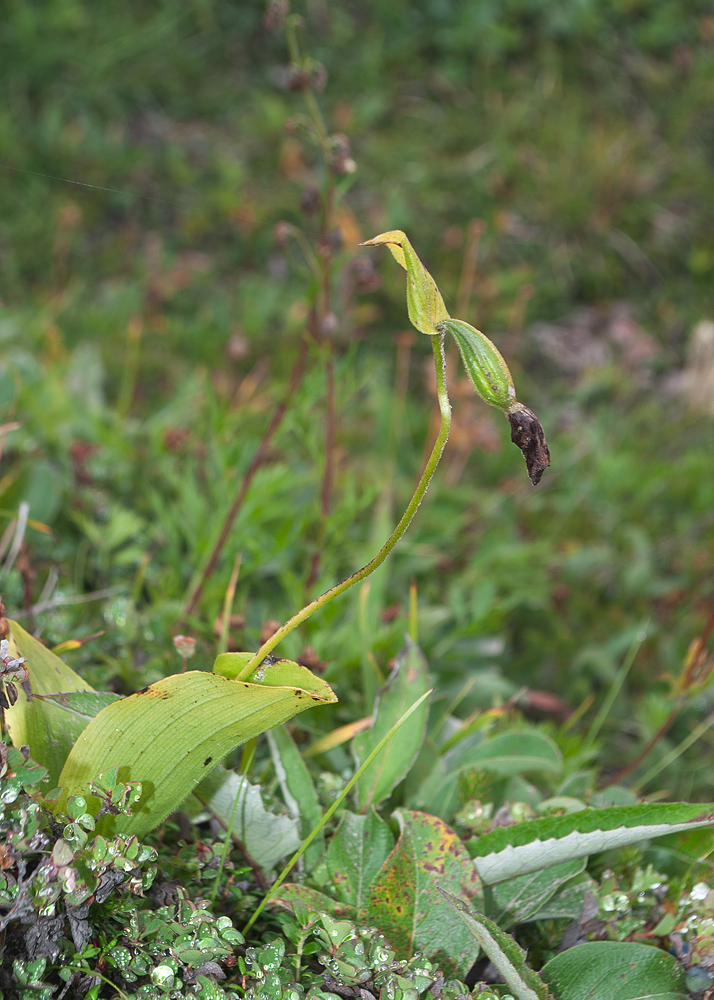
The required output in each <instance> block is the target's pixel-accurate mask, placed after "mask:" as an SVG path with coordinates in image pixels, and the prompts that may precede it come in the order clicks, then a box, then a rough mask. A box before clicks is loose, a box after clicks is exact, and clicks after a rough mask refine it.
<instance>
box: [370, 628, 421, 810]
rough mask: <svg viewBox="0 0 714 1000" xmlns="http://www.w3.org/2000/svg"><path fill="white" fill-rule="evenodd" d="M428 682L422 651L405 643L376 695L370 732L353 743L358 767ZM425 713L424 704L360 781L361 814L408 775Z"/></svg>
mask: <svg viewBox="0 0 714 1000" xmlns="http://www.w3.org/2000/svg"><path fill="white" fill-rule="evenodd" d="M428 680H429V678H428V674H427V665H426V661H425V659H424V656H423V654H422V652H421V650H420V649H419V647H418V646H417V645H416V644H415V643H414V642H412V640H411V639H407V645H406V646H405V648H404V649H403V650H402V651H401V653H399V655H398V656H397V658H396V663H395V666H394V670H393V671H392V673H391V674H390V675H389V677H388V678H387V682H386V684H385V685H384V687H382V688H381V689H380V691H379V692H378V694H377V702H376V705H375V711H374V717H373V718H374V721H373V723H372V726H371V728H370V729H367V730H366V731H365V732H363V733H359V735H357V736H355V738H354V740H353V741H352V755H353V757H354V759H355V762H356V764H357V767H359V766H360V764H361V763H362V761H363V760H365V759H366V758H367V757H368V755H369V754H370V753H371V751H372V750H373V749H374V747H376V745H377V744H378V743H379V741H380V740H381V739H382V737H383V736H384V735H385V733H387V732H389V730H390V729H391V727H392V726H393V725H394V723H395V722H396V721H397V719H399V718H400V717H401V716H402V715H403V714H404V712H405V711H406V710H407V709H408V708H409V706H410V705H411V704H413V702H414V700H415V699H416V698H419V697H421V695H422V694H424V693H425V692H426V691H427V690H428V687H429V684H428ZM428 713H429V706H428V704H427V702H426V701H425V702H424V703H423V704H422V705H420V706H419V708H418V709H417V710H416V712H414V713H413V715H412V716H411V717H410V718H409V720H408V721H407V722H406V723H405V724H404V725H403V726H402V727H401V729H400V730H399V731H398V732H397V733H395V735H394V737H393V738H392V740H391V741H390V743H389V745H388V746H387V748H386V749H385V750H384V751H383V752H382V753H381V754H380V755H379V757H378V758H377V760H375V761H374V762H373V763H372V764H371V765H370V766H369V767H368V768H367V770H366V771H365V772H364V774H363V775H362V777H361V778H360V779H359V781H358V782H357V784H356V785H355V793H354V794H355V801H356V804H357V808H358V809H359V810H360V811H364V810H365V809H366V808H367V806H368V805H378V804H379V803H380V802H381V801H382V800H383V799H385V798H386V797H387V796H388V795H389V794H391V792H392V790H393V789H394V788H395V787H396V786H397V785H398V784H399V782H400V781H401V780H402V779H403V778H404V777H405V776H406V775H407V774H408V772H409V768H410V767H411V766H412V764H413V762H414V760H415V759H416V756H417V754H418V753H419V748H420V747H421V744H422V740H423V739H424V733H425V732H426V722H427V717H428Z"/></svg>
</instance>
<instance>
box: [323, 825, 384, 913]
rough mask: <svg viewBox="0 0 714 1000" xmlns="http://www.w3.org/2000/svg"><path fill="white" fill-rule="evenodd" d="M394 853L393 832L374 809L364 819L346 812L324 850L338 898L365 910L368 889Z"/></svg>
mask: <svg viewBox="0 0 714 1000" xmlns="http://www.w3.org/2000/svg"><path fill="white" fill-rule="evenodd" d="M393 850H394V837H393V836H392V832H391V830H390V829H389V827H388V826H387V824H386V823H385V822H384V820H383V819H381V818H380V817H379V816H378V815H377V813H376V812H374V810H373V809H370V811H369V812H368V813H367V814H366V815H363V816H358V815H356V814H355V813H352V812H348V811H345V812H344V813H343V814H342V822H341V823H340V826H339V829H338V831H337V833H336V834H335V836H334V837H333V838H332V840H331V841H330V846H329V847H328V849H327V867H328V870H329V872H330V879H331V882H332V885H333V886H334V888H335V891H336V893H337V896H338V897H339V898H340V899H341V900H343V902H345V903H350V904H351V905H352V906H354V907H355V908H356V909H357V910H358V911H361V910H366V907H367V901H368V898H369V890H370V888H371V886H372V884H373V882H374V881H375V879H376V877H377V874H378V872H379V870H380V869H381V868H382V865H383V864H384V862H385V861H386V860H387V858H388V857H389V855H390V854H391V852H392V851H393Z"/></svg>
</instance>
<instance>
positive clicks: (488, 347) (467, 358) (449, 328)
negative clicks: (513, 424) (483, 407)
mask: <svg viewBox="0 0 714 1000" xmlns="http://www.w3.org/2000/svg"><path fill="white" fill-rule="evenodd" d="M439 330H440V331H442V332H448V333H450V334H451V335H452V336H453V338H454V340H455V341H456V344H457V346H458V348H459V353H460V354H461V360H462V361H463V363H464V369H465V371H466V374H467V376H468V378H469V381H470V382H471V384H472V385H473V387H474V389H475V390H476V392H477V393H478V394H479V396H480V397H481V399H484V400H485V401H486V402H487V403H490V404H491V406H497V407H498V408H499V409H501V410H504V411H508V409H509V408H510V406H511V404H512V403H513V402H514V401H515V398H516V390H515V389H514V387H513V379H512V378H511V373H510V371H509V370H508V365H507V364H506V362H505V361H504V359H503V356H502V355H501V352H500V351H499V350H498V348H497V347H496V345H495V344H494V343H493V342H492V341H490V340H489V339H488V337H486V336H484V334H483V333H481V331H480V330H477V329H476V328H475V327H473V326H471V325H470V324H469V323H464V321H463V320H461V319H445V320H442V321H441V323H439Z"/></svg>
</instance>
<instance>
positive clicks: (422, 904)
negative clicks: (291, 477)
mask: <svg viewBox="0 0 714 1000" xmlns="http://www.w3.org/2000/svg"><path fill="white" fill-rule="evenodd" d="M394 815H395V817H396V818H397V820H398V822H399V826H400V831H401V832H400V836H399V840H398V841H397V845H396V847H395V849H394V851H393V852H392V854H391V855H390V857H389V858H388V859H387V861H386V862H385V864H384V867H383V868H382V870H381V871H380V873H379V875H378V876H377V878H376V879H375V881H374V884H373V885H372V888H371V891H370V898H369V907H368V913H367V920H368V922H369V923H371V924H374V925H375V926H376V927H378V928H379V929H380V930H381V931H382V932H383V934H384V935H385V936H386V937H387V939H388V940H389V942H390V943H391V944H392V946H393V947H395V948H396V949H397V950H398V952H399V953H400V954H401V955H402V957H410V956H411V955H412V954H413V953H414V952H415V951H422V952H424V953H425V954H427V955H429V957H430V958H431V959H433V960H434V961H436V962H438V963H439V965H441V966H442V968H444V969H445V970H446V971H447V972H448V973H449V974H452V975H457V976H458V975H461V976H464V975H465V974H466V973H467V972H468V970H469V968H470V967H471V965H473V963H474V962H475V961H476V958H477V957H478V948H477V947H476V946H475V943H474V940H473V938H472V936H471V935H470V934H468V933H467V932H464V931H462V929H461V928H460V927H459V924H458V922H457V921H455V920H454V919H453V918H452V914H451V909H450V908H449V907H448V906H447V905H446V903H445V902H443V900H442V897H441V896H440V894H439V892H438V891H437V889H438V888H444V887H446V888H447V889H449V890H451V891H452V892H453V893H454V894H455V896H456V898H459V899H461V900H462V901H464V902H468V903H469V904H470V905H471V906H481V907H482V906H483V895H482V891H481V883H480V880H479V878H478V875H477V874H476V870H475V868H474V865H473V862H472V861H471V859H470V858H469V856H468V854H467V852H466V850H465V848H464V846H463V845H462V844H461V842H460V840H459V838H458V837H457V836H456V834H455V833H454V831H453V830H451V829H450V828H449V827H448V826H447V825H446V824H445V823H444V822H442V820H440V819H438V818H437V817H436V816H427V815H426V814H425V813H419V812H411V811H408V810H397V811H396V812H395V813H394Z"/></svg>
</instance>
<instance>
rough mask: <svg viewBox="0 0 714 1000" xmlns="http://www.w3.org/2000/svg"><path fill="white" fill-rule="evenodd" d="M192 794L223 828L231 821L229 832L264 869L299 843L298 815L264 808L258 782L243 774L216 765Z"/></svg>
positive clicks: (267, 868) (295, 847)
mask: <svg viewBox="0 0 714 1000" xmlns="http://www.w3.org/2000/svg"><path fill="white" fill-rule="evenodd" d="M193 794H194V795H195V796H196V798H197V799H198V800H199V801H200V802H201V803H202V804H203V805H204V806H205V807H206V808H207V809H209V810H210V811H211V812H212V813H214V814H215V815H216V816H217V817H218V818H219V819H220V820H221V822H222V823H223V825H224V826H225V828H226V829H228V827H229V826H230V824H231V820H232V821H233V826H232V828H231V830H232V833H233V834H234V835H235V836H236V837H238V839H239V840H240V841H241V843H243V844H244V845H245V848H246V850H247V852H248V854H250V856H251V859H252V860H253V861H254V862H255V863H256V864H257V865H258V866H259V867H260V868H262V869H263V870H264V871H270V870H271V869H272V868H274V867H275V865H276V864H277V863H278V861H280V860H281V859H282V858H285V857H287V855H288V854H292V853H293V851H295V850H296V849H297V848H298V847H299V846H300V842H301V840H302V838H301V836H300V828H299V821H298V819H297V818H295V817H293V816H281V815H279V814H277V813H274V812H271V811H270V810H269V809H266V807H265V805H264V803H263V798H262V795H261V793H260V786H259V785H252V784H251V783H250V782H249V781H248V780H247V779H246V778H245V777H244V776H243V775H242V774H236V773H235V771H228V770H226V769H225V768H223V767H217V768H215V769H214V770H213V771H212V772H211V774H209V775H207V776H206V777H205V778H204V779H203V781H201V782H199V784H198V785H197V786H196V788H195V789H194V791H193Z"/></svg>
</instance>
